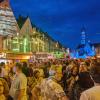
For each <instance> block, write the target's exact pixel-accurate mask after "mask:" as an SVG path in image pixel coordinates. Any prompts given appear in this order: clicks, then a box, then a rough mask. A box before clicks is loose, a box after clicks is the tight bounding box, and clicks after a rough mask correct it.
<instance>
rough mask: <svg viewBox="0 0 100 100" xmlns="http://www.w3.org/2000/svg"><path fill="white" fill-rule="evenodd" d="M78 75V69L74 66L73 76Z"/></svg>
mask: <svg viewBox="0 0 100 100" xmlns="http://www.w3.org/2000/svg"><path fill="white" fill-rule="evenodd" d="M77 74H78V67H77V66H74V67H73V68H72V75H73V76H76V75H77Z"/></svg>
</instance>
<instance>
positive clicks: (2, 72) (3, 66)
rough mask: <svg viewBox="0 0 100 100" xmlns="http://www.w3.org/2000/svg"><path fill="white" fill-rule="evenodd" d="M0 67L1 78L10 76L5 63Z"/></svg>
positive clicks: (0, 64)
mask: <svg viewBox="0 0 100 100" xmlns="http://www.w3.org/2000/svg"><path fill="white" fill-rule="evenodd" d="M0 67H1V73H0V77H6V76H8V70H7V69H6V66H5V63H4V62H1V63H0Z"/></svg>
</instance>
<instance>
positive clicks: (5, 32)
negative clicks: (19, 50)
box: [0, 0, 18, 50]
mask: <svg viewBox="0 0 100 100" xmlns="http://www.w3.org/2000/svg"><path fill="white" fill-rule="evenodd" d="M17 32H18V25H17V22H16V19H15V17H14V14H13V11H12V9H11V7H10V5H9V0H1V1H0V40H1V42H2V43H1V44H0V50H10V49H11V44H10V43H9V42H10V40H11V37H12V36H14V35H16V33H17Z"/></svg>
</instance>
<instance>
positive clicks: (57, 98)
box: [32, 69, 68, 100]
mask: <svg viewBox="0 0 100 100" xmlns="http://www.w3.org/2000/svg"><path fill="white" fill-rule="evenodd" d="M61 78H62V73H59V70H57V69H56V70H55V74H54V77H49V78H46V79H44V80H42V81H41V83H40V84H37V85H36V87H35V88H34V89H33V90H32V95H33V96H34V99H32V100H39V99H37V94H38V93H40V96H41V100H68V98H67V96H66V94H65V92H64V91H63V88H62V87H61V86H60V85H59V84H58V83H57V82H59V81H60V80H61Z"/></svg>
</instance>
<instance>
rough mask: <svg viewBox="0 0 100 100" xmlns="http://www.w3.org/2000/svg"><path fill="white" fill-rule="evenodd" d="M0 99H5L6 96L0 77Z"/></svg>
mask: <svg viewBox="0 0 100 100" xmlns="http://www.w3.org/2000/svg"><path fill="white" fill-rule="evenodd" d="M0 100H6V97H5V95H4V85H3V82H2V80H1V78H0Z"/></svg>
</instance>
